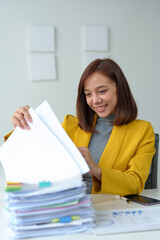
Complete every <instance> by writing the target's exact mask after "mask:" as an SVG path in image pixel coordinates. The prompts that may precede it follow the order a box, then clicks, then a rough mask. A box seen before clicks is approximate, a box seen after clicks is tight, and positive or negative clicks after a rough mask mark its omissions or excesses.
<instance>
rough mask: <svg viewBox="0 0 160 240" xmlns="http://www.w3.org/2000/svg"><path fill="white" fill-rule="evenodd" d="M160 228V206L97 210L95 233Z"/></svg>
mask: <svg viewBox="0 0 160 240" xmlns="http://www.w3.org/2000/svg"><path fill="white" fill-rule="evenodd" d="M154 229H160V207H147V208H129V209H120V210H105V211H97V212H96V227H95V228H94V229H92V230H91V233H93V234H95V235H101V234H114V233H125V232H135V231H148V230H154Z"/></svg>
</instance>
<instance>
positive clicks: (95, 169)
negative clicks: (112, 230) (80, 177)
mask: <svg viewBox="0 0 160 240" xmlns="http://www.w3.org/2000/svg"><path fill="white" fill-rule="evenodd" d="M78 150H79V151H80V153H81V154H82V156H83V157H84V159H85V160H86V163H87V164H88V166H89V168H90V172H89V173H90V174H92V175H93V176H95V177H96V178H97V179H98V180H99V181H100V182H101V168H100V167H99V166H98V165H97V164H96V163H95V162H94V161H93V159H92V157H91V155H90V151H89V149H88V148H86V147H79V148H78Z"/></svg>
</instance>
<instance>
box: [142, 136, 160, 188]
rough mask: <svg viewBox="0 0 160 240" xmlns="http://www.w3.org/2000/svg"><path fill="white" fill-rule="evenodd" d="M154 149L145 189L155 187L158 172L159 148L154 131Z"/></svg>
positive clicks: (157, 138)
mask: <svg viewBox="0 0 160 240" xmlns="http://www.w3.org/2000/svg"><path fill="white" fill-rule="evenodd" d="M155 149H156V152H155V154H154V156H153V159H152V164H151V169H150V174H149V176H148V178H147V181H146V183H145V187H144V188H145V189H153V188H157V178H158V176H157V173H158V149H159V134H157V133H155Z"/></svg>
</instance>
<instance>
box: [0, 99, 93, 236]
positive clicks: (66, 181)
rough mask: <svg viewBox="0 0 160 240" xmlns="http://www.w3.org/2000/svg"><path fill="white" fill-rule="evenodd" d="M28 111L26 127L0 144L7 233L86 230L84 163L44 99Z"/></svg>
mask: <svg viewBox="0 0 160 240" xmlns="http://www.w3.org/2000/svg"><path fill="white" fill-rule="evenodd" d="M29 112H30V115H31V117H32V119H33V122H32V123H29V122H28V124H29V126H30V130H29V131H28V130H22V129H20V128H19V127H17V128H16V129H15V130H14V132H13V133H12V134H11V136H10V137H9V138H8V140H7V141H6V142H5V143H4V144H3V145H2V146H1V147H0V161H1V162H2V165H3V168H4V171H5V175H6V197H5V208H6V210H7V211H6V212H7V215H8V226H9V229H10V235H11V236H12V237H13V238H14V239H22V238H28V237H38V236H52V235H59V234H71V233H77V232H84V231H87V230H89V229H91V228H92V227H93V226H94V221H95V214H94V210H93V208H92V202H91V198H90V196H89V195H87V194H86V186H85V183H84V182H83V180H82V174H85V173H87V172H88V171H89V168H88V165H87V164H86V162H85V160H84V158H83V157H82V155H81V153H80V152H79V151H78V149H77V147H76V146H75V145H74V143H73V142H72V141H71V139H70V138H69V136H68V135H67V134H66V132H65V131H64V130H63V128H62V126H61V124H60V123H59V121H58V120H57V118H56V116H55V114H54V113H53V111H52V109H51V108H50V106H49V104H48V103H47V101H45V102H43V103H42V104H41V105H40V106H39V107H38V108H37V109H36V110H33V109H32V108H30V110H29Z"/></svg>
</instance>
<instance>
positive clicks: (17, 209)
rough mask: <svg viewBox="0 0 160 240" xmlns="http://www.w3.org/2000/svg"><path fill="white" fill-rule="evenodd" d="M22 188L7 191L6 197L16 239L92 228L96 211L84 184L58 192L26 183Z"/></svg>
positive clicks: (10, 223) (11, 227) (13, 235)
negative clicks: (44, 190) (44, 189)
mask: <svg viewBox="0 0 160 240" xmlns="http://www.w3.org/2000/svg"><path fill="white" fill-rule="evenodd" d="M25 187H26V189H27V188H28V189H30V190H25ZM22 188H24V190H20V191H16V192H8V193H7V194H6V195H7V196H6V199H5V207H6V209H7V211H8V225H9V229H10V232H9V234H10V237H12V238H13V239H22V238H29V237H40V236H52V235H59V234H71V233H78V232H84V231H87V230H88V229H90V228H92V227H93V219H94V210H93V209H92V208H91V199H90V196H89V195H88V196H87V195H86V194H85V185H82V186H81V187H75V188H71V189H68V190H64V191H59V192H54V191H52V187H51V188H49V187H48V190H47V191H46V192H43V190H33V189H32V188H33V185H32V186H25V184H24V186H23V187H22ZM31 189H32V190H31ZM46 189H47V188H46Z"/></svg>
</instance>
